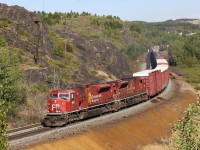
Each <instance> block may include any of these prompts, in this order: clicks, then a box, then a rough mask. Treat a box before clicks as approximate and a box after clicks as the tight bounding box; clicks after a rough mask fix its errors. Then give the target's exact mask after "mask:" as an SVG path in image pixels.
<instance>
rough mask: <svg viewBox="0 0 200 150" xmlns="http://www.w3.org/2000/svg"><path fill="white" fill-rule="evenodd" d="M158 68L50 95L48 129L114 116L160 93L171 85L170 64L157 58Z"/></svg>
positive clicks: (46, 119) (47, 117)
mask: <svg viewBox="0 0 200 150" xmlns="http://www.w3.org/2000/svg"><path fill="white" fill-rule="evenodd" d="M155 59H156V68H155V69H152V70H145V71H141V72H137V73H134V74H133V76H132V77H130V78H126V79H121V80H116V81H111V82H106V83H99V84H95V85H87V86H83V87H79V88H74V89H66V90H55V91H52V92H50V94H49V100H48V106H47V107H48V113H47V115H46V117H45V118H44V120H43V124H44V125H45V126H63V125H65V124H67V123H70V122H74V121H78V120H83V119H86V118H90V117H93V116H97V115H102V114H104V113H107V112H115V111H118V110H120V109H122V108H125V107H129V106H132V105H135V104H137V103H140V102H142V101H146V100H148V99H149V98H151V97H153V96H155V95H157V94H159V93H161V92H162V91H163V90H164V89H165V88H166V86H167V85H168V82H169V69H168V63H167V61H166V60H165V59H164V58H161V57H157V58H155Z"/></svg>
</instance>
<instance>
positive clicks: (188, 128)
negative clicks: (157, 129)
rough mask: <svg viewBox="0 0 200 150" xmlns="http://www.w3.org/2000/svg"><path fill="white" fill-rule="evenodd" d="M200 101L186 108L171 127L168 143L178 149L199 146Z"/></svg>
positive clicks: (190, 148)
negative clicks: (184, 113)
mask: <svg viewBox="0 0 200 150" xmlns="http://www.w3.org/2000/svg"><path fill="white" fill-rule="evenodd" d="M199 119H200V102H199V101H198V103H197V104H192V105H190V106H189V107H188V108H187V112H186V116H185V117H184V118H183V119H182V120H179V121H178V123H176V124H174V125H173V127H172V138H171V140H170V144H171V146H172V147H174V148H175V149H178V150H197V149H199V148H200V138H199V136H200V129H199V126H200V122H199Z"/></svg>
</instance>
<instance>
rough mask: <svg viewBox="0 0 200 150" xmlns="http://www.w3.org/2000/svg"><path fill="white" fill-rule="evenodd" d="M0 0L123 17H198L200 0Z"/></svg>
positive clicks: (155, 19)
mask: <svg viewBox="0 0 200 150" xmlns="http://www.w3.org/2000/svg"><path fill="white" fill-rule="evenodd" d="M0 3H5V4H7V5H9V6H11V5H18V6H22V7H24V8H26V9H27V10H29V11H43V10H44V11H45V12H70V11H71V10H72V11H73V12H79V13H81V12H83V11H85V12H89V13H91V14H97V15H100V16H103V15H112V16H118V17H120V18H121V19H122V20H127V21H147V22H159V21H165V20H169V19H173V20H175V19H180V18H192V19H200V0H0Z"/></svg>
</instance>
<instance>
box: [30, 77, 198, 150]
mask: <svg viewBox="0 0 200 150" xmlns="http://www.w3.org/2000/svg"><path fill="white" fill-rule="evenodd" d="M173 78H174V76H173ZM175 78H176V79H173V80H172V82H174V84H175V91H174V93H175V95H174V96H173V98H171V99H170V100H164V98H165V97H163V99H158V100H156V101H154V102H155V103H154V106H153V107H151V108H149V109H147V110H144V111H143V112H142V113H140V114H138V115H135V116H133V117H131V118H127V119H124V121H122V122H119V123H117V124H110V125H108V126H106V127H101V128H98V129H92V130H90V131H88V132H85V133H81V134H78V135H74V136H70V137H66V138H63V139H60V140H57V141H53V142H49V143H45V144H41V145H36V146H34V147H32V148H29V150H44V149H45V150H53V149H57V150H65V149H70V150H77V149H81V150H84V149H85V150H93V149H95V150H102V149H106V150H107V149H108V150H114V149H137V148H141V147H143V146H145V145H148V144H153V143H159V142H161V141H162V139H168V138H169V136H170V129H171V123H173V122H175V121H177V120H178V119H180V118H181V117H182V116H183V115H184V110H185V108H187V107H188V105H189V104H191V103H194V102H196V94H195V92H194V91H193V89H192V88H191V87H190V86H189V85H188V84H187V83H185V82H184V81H183V80H181V79H180V78H179V77H176V76H175ZM154 148H155V147H154Z"/></svg>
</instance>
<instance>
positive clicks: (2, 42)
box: [0, 36, 7, 47]
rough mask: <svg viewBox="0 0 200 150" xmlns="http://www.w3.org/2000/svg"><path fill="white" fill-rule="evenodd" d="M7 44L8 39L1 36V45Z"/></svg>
mask: <svg viewBox="0 0 200 150" xmlns="http://www.w3.org/2000/svg"><path fill="white" fill-rule="evenodd" d="M6 45H7V41H6V39H5V38H4V37H3V36H0V47H5V46H6Z"/></svg>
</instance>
